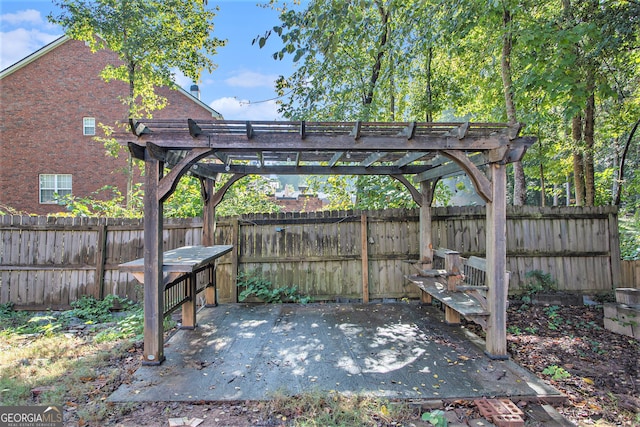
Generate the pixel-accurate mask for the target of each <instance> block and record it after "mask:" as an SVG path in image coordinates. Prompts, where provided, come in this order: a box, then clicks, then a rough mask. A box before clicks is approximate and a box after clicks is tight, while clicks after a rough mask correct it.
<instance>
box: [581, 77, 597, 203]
mask: <svg viewBox="0 0 640 427" xmlns="http://www.w3.org/2000/svg"><path fill="white" fill-rule="evenodd" d="M593 79H594V77H593V72H590V73H589V76H588V77H587V80H588V84H587V90H588V91H589V97H588V98H587V106H586V108H585V114H584V143H585V150H584V184H585V196H586V197H585V205H586V206H595V200H596V184H595V171H594V164H593V150H594V146H595V120H596V119H595V116H596V114H595V111H596V103H595V95H594V90H595V87H594V86H595V82H594V81H593Z"/></svg>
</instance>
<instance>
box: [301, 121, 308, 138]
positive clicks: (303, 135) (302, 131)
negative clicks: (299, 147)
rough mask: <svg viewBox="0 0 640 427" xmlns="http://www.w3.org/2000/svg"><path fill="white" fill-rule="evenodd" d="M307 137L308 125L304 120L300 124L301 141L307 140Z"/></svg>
mask: <svg viewBox="0 0 640 427" xmlns="http://www.w3.org/2000/svg"><path fill="white" fill-rule="evenodd" d="M306 137H307V129H306V123H305V121H304V120H302V121H301V122H300V139H305V138H306Z"/></svg>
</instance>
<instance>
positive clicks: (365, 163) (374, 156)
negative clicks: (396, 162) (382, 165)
mask: <svg viewBox="0 0 640 427" xmlns="http://www.w3.org/2000/svg"><path fill="white" fill-rule="evenodd" d="M386 155H387V153H382V152H380V153H371V154H369V157H367V158H366V159H364V160H363V161H362V162H361V163H360V166H364V167H365V168H368V167H369V166H371V165H372V164H374V163H375V162H377V161H379V160H381V159H382V158H383V157H384V156H386Z"/></svg>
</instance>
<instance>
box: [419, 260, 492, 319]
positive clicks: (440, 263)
mask: <svg viewBox="0 0 640 427" xmlns="http://www.w3.org/2000/svg"><path fill="white" fill-rule="evenodd" d="M433 267H434V269H431V270H422V269H420V268H418V274H415V275H410V276H406V278H407V280H409V281H410V282H411V283H413V284H415V285H416V286H418V288H420V289H421V290H422V291H423V292H424V294H423V296H424V297H423V301H424V302H426V303H431V299H432V297H433V298H435V299H437V300H438V301H440V302H441V303H442V305H443V306H444V308H445V322H447V323H448V324H454V325H455V324H459V323H460V316H463V317H464V318H466V319H468V320H471V321H473V322H475V323H477V324H479V325H480V326H482V328H483V329H486V318H487V316H489V314H490V313H489V311H488V310H487V300H486V292H487V290H488V287H487V286H486V271H487V263H486V260H485V259H484V258H479V257H475V256H472V257H469V258H463V257H461V256H460V254H459V253H458V252H456V251H452V250H449V249H438V250H436V251H434V257H433Z"/></svg>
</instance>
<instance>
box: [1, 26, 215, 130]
mask: <svg viewBox="0 0 640 427" xmlns="http://www.w3.org/2000/svg"><path fill="white" fill-rule="evenodd" d="M69 40H71V38H70V37H69V36H67V35H63V36H61V37H59V38H57V39H55V40H54V41H52V42H51V43H49V44H47V45H45V46H43V47H41V48H40V49H38V50H36V51H35V52H33V53H31V54H30V55H27V56H25V57H24V58H22V59H21V60H20V61H18V62H16V63H15V64H13V65H10V66H8V67H7V68H5V69H4V70H2V71H0V80H1V79H3V78H5V77H6V76H8V75H10V74H12V73H14V72H16V71H18V70H19V69H21V68H22V67H24V66H26V65H28V64H30V63H32V62H33V61H35V60H36V59H38V58H40V57H42V56H44V55H46V54H47V53H49V52H51V51H52V50H54V49H56V48H57V47H58V46H60V45H62V44H64V43H66V42H67V41H69ZM175 89H176V90H177V91H178V92H180V93H182V94H183V95H184V96H186V97H187V98H188V99H189V100H190V101H192V102H195V103H196V104H198V105H199V106H200V107H202V108H204V109H206V110H207V111H209V112H210V113H211V116H212V117H214V118H216V119H222V118H223V117H222V114H220V113H219V112H217V111H216V110H214V109H213V108H211V107H210V106H208V105H207V104H206V103H204V102H202V101H201V100H199V99H198V98H196V97H195V96H193V95H191V93H190V92H188V91H186V90H185V89H183V88H182V87H180V86H179V85H178V84H176V85H175Z"/></svg>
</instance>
